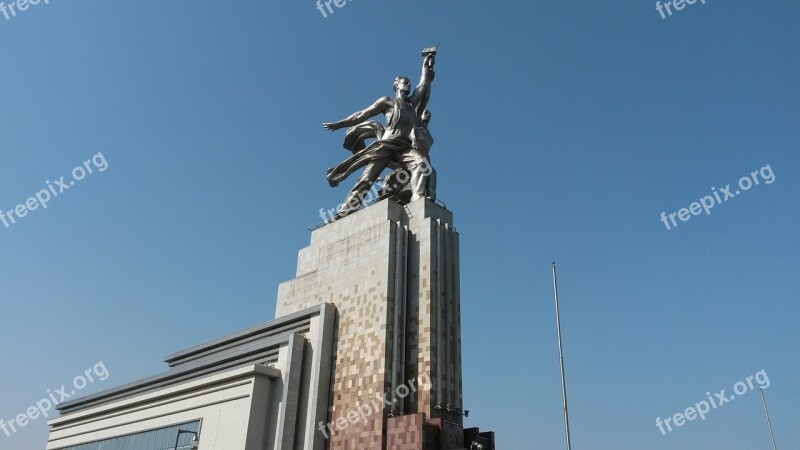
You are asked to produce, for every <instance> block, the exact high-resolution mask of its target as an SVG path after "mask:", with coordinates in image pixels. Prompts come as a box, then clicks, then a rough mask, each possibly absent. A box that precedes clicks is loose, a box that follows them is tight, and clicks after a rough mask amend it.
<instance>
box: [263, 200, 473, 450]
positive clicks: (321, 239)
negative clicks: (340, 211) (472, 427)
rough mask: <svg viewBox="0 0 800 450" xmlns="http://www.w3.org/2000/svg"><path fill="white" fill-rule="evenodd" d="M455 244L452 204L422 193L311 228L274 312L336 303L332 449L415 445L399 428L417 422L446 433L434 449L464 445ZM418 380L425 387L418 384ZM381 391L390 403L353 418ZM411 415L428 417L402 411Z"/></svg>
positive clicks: (329, 432) (330, 428)
mask: <svg viewBox="0 0 800 450" xmlns="http://www.w3.org/2000/svg"><path fill="white" fill-rule="evenodd" d="M458 249H459V237H458V233H457V232H456V230H455V228H454V226H453V215H452V213H451V212H450V211H448V210H447V209H446V208H444V207H443V206H440V205H439V204H436V203H434V202H432V201H431V200H429V199H426V198H421V199H419V200H416V201H414V202H412V203H409V204H407V205H401V204H400V203H397V202H395V201H393V200H391V199H387V200H383V201H381V202H378V203H376V204H373V205H371V206H369V207H367V208H365V209H362V210H360V211H358V212H356V213H353V214H350V215H348V216H346V217H343V218H341V219H339V220H336V221H335V222H332V223H330V224H327V225H326V226H324V227H322V228H319V229H316V230H314V231H313V232H312V235H311V244H310V245H309V246H308V247H305V248H304V249H302V250H300V252H299V255H298V262H297V276H296V277H295V278H294V279H292V280H289V281H286V282H284V283H282V284H281V285H280V287H279V289H278V302H277V309H276V317H278V318H279V317H282V316H284V315H287V314H292V313H294V312H296V311H300V310H303V309H306V308H309V307H312V306H314V305H319V304H322V303H330V304H333V305H335V306H336V309H337V311H338V323H337V326H336V333H335V334H336V337H335V343H334V353H335V357H334V358H335V360H334V362H333V375H332V390H331V393H332V395H331V402H330V416H329V419H328V422H327V424H330V426H328V427H325V428H324V430H325V434H326V435H327V436H329V440H330V446H329V448H330V449H331V450H347V449H366V448H371V449H383V448H397V449H400V448H403V449H405V448H412V447H407V446H403V445H400V444H399V442H404V441H409V440H411V441H413V439H412V438H411V437H410V435H409V434H408V430H407V429H405V430H404V432H403V433H401V435H398V433H397V432H396V431H397V430H400V429H404V428H407V426H408V425H407V424H408V423H416V422H419V423H420V424H422V425H421V426H419V427H417V429H418V431H419V433H420V435H422V434H424V428H425V427H424V425H426V424H427V425H429V426H433V427H435V428H438V429H439V432H438V433H434V434H436V435H437V436H438V435H441V437H442V438H443V440H446V441H447V442H442V443H441V444H442V445H443V446H442V447H438V446H437V447H435V448H437V449H439V448H442V449H446V450H451V449H459V448H463V447H464V441H463V435H464V433H463V430H462V425H463V399H462V381H461V378H462V374H461V310H460V292H459V286H460V281H459V250H458ZM419 380H424V381H429V383H428V384H427V385H426V386H427V389H423V388H422V386H421V387H420V388H419V389H416V390H414V389H413V385H414V382H415V381H417V382H418V381H419ZM417 384H421V383H419V382H418V383H417ZM407 390H408V391H409V392H408V395H405V396H404V395H403V394H404V393H406V391H407ZM378 397H380V398H385V399H386V400H387V401H388V402H389V403H391V404H387V403H383V406H384V408H383V411H381V413H380V414H370V415H368V416H367V417H361V418H360V420H358V421H357V422H356V423H352V422H353V421H352V420H351V421H349V422H348V414H349V413H351V411H358V410H359V407H362V408H363V405H365V404H369V403H370V402H371V401H372V400H373V399H375V398H378ZM395 400H396V401H395ZM409 414H410V415H420V414H422V416H415V417H416V419H407V420H399V419H397V418H398V417H399V416H404V415H409ZM351 417H352V416H351ZM387 418H391V419H388V420H387ZM392 419H393V420H392ZM432 419H436V420H435V421H432ZM409 420H411V422H409ZM337 424H338V425H342V426H340V427H337ZM345 424H346V425H345ZM337 428H339V429H338V430H337ZM392 432H394V434H391V433H392ZM404 437H405V438H404ZM437 440H439V439H438V438H437ZM421 441H422V439H420V442H421ZM394 442H398V443H397V444H394ZM387 445H389V446H390V447H387ZM467 445H468V446H469V443H468V444H467ZM414 448H416V447H414ZM419 448H422V447H419ZM431 448H433V447H431ZM486 448H489V447H486Z"/></svg>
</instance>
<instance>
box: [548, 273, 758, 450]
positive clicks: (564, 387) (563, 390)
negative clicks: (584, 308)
mask: <svg viewBox="0 0 800 450" xmlns="http://www.w3.org/2000/svg"><path fill="white" fill-rule="evenodd" d="M553 295H554V297H555V301H556V331H557V332H558V358H559V362H560V364H561V399H562V400H563V402H564V429H565V431H566V435H567V450H572V445H571V443H570V438H569V412H568V411H567V383H566V380H565V378H564V352H563V350H562V348H561V316H560V314H559V312H558V281H557V278H556V262H555V261H553ZM762 395H763V394H762Z"/></svg>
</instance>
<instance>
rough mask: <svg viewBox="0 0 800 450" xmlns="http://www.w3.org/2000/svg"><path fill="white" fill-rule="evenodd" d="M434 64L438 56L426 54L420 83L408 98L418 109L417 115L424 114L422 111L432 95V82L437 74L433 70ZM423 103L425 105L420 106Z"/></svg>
mask: <svg viewBox="0 0 800 450" xmlns="http://www.w3.org/2000/svg"><path fill="white" fill-rule="evenodd" d="M434 64H436V57H435V56H434V55H426V56H425V59H424V60H423V61H422V75H421V76H420V78H419V84H418V85H417V88H416V89H415V90H414V93H413V94H411V97H409V99H408V101H409V102H410V103H411V105H413V106H414V108H416V109H417V115H420V114H422V111H424V110H425V106H426V105H427V103H428V99H429V98H430V96H431V93H430V90H431V83H433V77H434V75H435V74H434V72H433V65H434ZM423 103H424V104H425V105H423V106H422V108H420V105H422V104H423Z"/></svg>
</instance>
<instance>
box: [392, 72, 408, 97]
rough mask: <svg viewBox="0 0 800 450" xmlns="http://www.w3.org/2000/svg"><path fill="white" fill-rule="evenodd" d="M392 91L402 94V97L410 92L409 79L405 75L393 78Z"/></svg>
mask: <svg viewBox="0 0 800 450" xmlns="http://www.w3.org/2000/svg"><path fill="white" fill-rule="evenodd" d="M394 92H395V93H397V94H398V95H402V96H403V98H406V97H408V96H409V95H410V94H411V80H409V79H408V78H407V77H397V78H395V79H394Z"/></svg>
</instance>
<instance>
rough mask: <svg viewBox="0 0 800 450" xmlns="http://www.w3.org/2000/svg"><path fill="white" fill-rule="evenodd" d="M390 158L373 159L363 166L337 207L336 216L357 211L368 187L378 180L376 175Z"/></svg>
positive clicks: (378, 174) (379, 173)
mask: <svg viewBox="0 0 800 450" xmlns="http://www.w3.org/2000/svg"><path fill="white" fill-rule="evenodd" d="M390 159H391V158H389V157H386V158H381V159H378V160H374V161H371V162H369V163H368V164H367V165H366V166H365V167H364V172H362V173H361V176H360V177H358V181H356V184H355V186H353V189H351V190H350V193H349V194H347V197H346V198H345V199H344V203H342V205H341V206H340V207H339V212H338V213H337V214H336V217H337V218H340V217H344V216H346V215H348V214H352V213H354V212H356V211H358V209H359V208H360V207H361V203H362V202H363V200H364V197H366V194H367V192H369V189H370V188H371V187H372V185H373V184H374V183H375V181H377V180H378V177H379V176H380V175H381V172H383V169H384V168H386V164H388V163H389V160H390Z"/></svg>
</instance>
